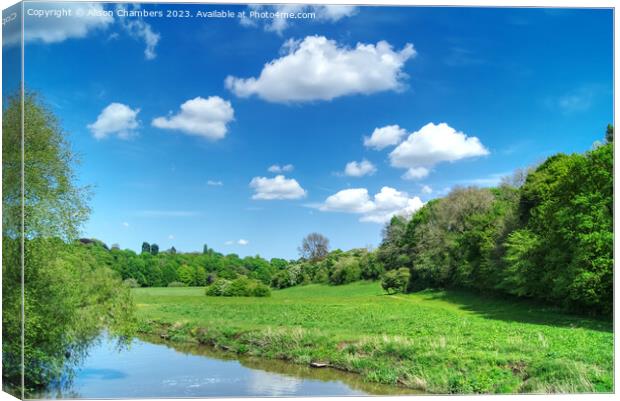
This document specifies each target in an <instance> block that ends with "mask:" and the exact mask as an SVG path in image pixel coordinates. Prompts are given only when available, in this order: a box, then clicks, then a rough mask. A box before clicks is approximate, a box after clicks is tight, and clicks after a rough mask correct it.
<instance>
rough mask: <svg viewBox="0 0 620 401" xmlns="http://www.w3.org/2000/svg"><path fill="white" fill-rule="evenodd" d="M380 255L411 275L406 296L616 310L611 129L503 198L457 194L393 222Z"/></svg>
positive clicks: (499, 192) (504, 188)
mask: <svg viewBox="0 0 620 401" xmlns="http://www.w3.org/2000/svg"><path fill="white" fill-rule="evenodd" d="M383 237H384V238H383V242H382V244H381V246H380V248H379V249H378V251H377V258H378V260H379V261H380V262H381V263H382V264H383V265H384V267H385V268H386V269H387V270H395V269H400V268H407V269H409V271H410V278H409V283H408V286H407V288H408V290H410V291H415V290H420V289H424V288H465V289H471V290H475V291H479V292H483V293H500V294H509V295H513V296H518V297H524V298H530V299H535V300H540V301H544V302H547V303H552V304H555V305H559V306H561V307H564V308H567V309H570V310H573V311H578V312H583V313H589V314H603V315H608V316H610V315H611V313H612V309H613V305H612V302H613V126H608V128H607V132H606V137H605V142H604V143H596V144H595V146H594V147H593V149H592V150H590V151H587V152H585V153H584V154H570V155H567V154H557V155H554V156H551V157H549V158H548V159H546V160H545V161H544V162H543V163H542V164H540V165H539V166H537V167H535V168H532V169H530V170H528V171H518V172H517V173H516V174H515V175H514V177H512V179H507V180H505V181H504V182H503V183H502V184H501V185H499V186H498V187H497V188H490V189H486V188H474V187H470V188H458V189H455V190H453V191H452V192H451V193H450V194H449V195H448V196H446V197H444V198H441V199H436V200H433V201H430V202H428V203H427V204H426V205H425V206H424V207H423V208H422V209H420V210H419V211H418V212H417V213H415V214H414V215H413V216H412V217H411V218H410V219H409V220H407V219H404V218H401V217H394V218H393V219H392V220H391V222H390V223H389V224H388V225H387V227H386V228H385V230H384V235H383Z"/></svg>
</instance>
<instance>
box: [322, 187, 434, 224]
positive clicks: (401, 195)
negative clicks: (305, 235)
mask: <svg viewBox="0 0 620 401" xmlns="http://www.w3.org/2000/svg"><path fill="white" fill-rule="evenodd" d="M422 206H424V203H423V202H422V201H421V200H420V198H418V197H417V196H415V197H409V195H408V194H407V193H406V192H401V191H397V190H396V189H394V188H391V187H383V188H381V191H380V192H378V193H377V194H375V195H374V197H373V199H371V198H370V196H369V194H368V190H367V189H366V188H351V189H344V190H342V191H339V192H337V193H335V194H334V195H331V196H329V197H328V198H327V199H326V200H325V202H324V203H323V204H322V205H320V206H319V207H318V208H319V210H322V211H326V212H345V213H356V214H361V217H360V221H362V222H372V223H381V224H383V223H386V222H388V221H389V220H390V219H391V218H392V217H393V216H397V215H398V216H405V217H409V216H411V215H412V214H413V213H415V212H416V211H417V210H418V209H420V208H421V207H422Z"/></svg>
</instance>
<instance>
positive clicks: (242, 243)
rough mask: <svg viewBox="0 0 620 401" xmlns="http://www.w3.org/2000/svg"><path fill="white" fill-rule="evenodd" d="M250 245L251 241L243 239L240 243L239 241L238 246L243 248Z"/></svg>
mask: <svg viewBox="0 0 620 401" xmlns="http://www.w3.org/2000/svg"><path fill="white" fill-rule="evenodd" d="M249 243H250V241H248V240H247V239H243V238H242V239H240V240H239V241H237V244H239V245H242V246H243V245H247V244H249Z"/></svg>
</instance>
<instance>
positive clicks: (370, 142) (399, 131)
mask: <svg viewBox="0 0 620 401" xmlns="http://www.w3.org/2000/svg"><path fill="white" fill-rule="evenodd" d="M405 135H407V130H406V129H404V128H401V127H399V126H398V125H387V126H385V127H381V128H375V130H374V131H373V132H372V135H371V136H370V137H367V136H365V137H364V146H366V147H367V148H373V149H376V150H381V149H384V148H387V147H388V146H394V145H398V144H399V143H400V142H401V141H402V140H403V137H404V136H405Z"/></svg>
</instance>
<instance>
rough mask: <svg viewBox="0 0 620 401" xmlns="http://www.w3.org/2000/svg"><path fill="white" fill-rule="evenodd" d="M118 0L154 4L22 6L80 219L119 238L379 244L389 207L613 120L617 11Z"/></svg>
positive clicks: (135, 245)
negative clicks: (86, 200) (81, 201)
mask: <svg viewBox="0 0 620 401" xmlns="http://www.w3.org/2000/svg"><path fill="white" fill-rule="evenodd" d="M122 7H123V10H121V11H124V12H125V14H126V13H127V12H129V11H134V12H135V11H136V10H137V11H139V12H145V11H153V12H158V11H159V12H162V13H163V16H162V17H158V16H152V15H151V16H127V17H123V16H119V13H118V10H117V6H116V5H114V4H101V3H98V4H92V5H88V4H78V5H75V4H74V5H70V4H62V3H57V4H48V5H43V4H40V3H39V4H37V3H26V6H25V9H26V11H28V10H29V9H30V10H32V11H30V13H31V14H32V15H27V16H26V19H25V21H26V22H25V43H26V47H25V81H26V85H27V87H28V88H29V89H30V90H34V91H36V92H39V93H40V94H41V95H42V97H43V99H44V100H45V102H46V103H47V105H48V106H49V107H50V109H51V110H52V111H53V112H54V113H55V114H56V115H57V116H58V117H59V119H60V121H61V124H62V127H63V128H64V130H65V131H66V134H67V138H68V140H69V141H70V143H71V146H72V149H73V150H74V151H75V152H76V153H77V154H79V156H80V159H81V164H80V165H79V166H77V167H76V172H77V176H78V180H79V183H80V185H90V186H92V194H93V195H92V199H91V202H90V204H91V207H92V214H91V216H90V219H89V220H88V222H87V223H86V224H85V225H84V229H83V231H84V232H83V234H84V236H87V237H94V238H99V239H101V240H103V241H105V242H106V243H108V244H115V243H116V244H119V245H120V246H121V247H122V248H130V249H134V250H139V248H140V246H141V244H142V242H143V241H147V242H149V243H157V244H158V245H159V246H160V249H167V248H169V247H171V246H174V247H175V248H176V249H177V250H180V251H196V250H201V249H202V246H203V244H208V246H209V247H211V248H214V249H216V250H217V251H219V252H223V253H237V254H239V255H241V256H247V255H256V254H260V255H262V256H264V257H267V258H271V257H284V258H295V257H297V247H298V245H299V244H300V242H301V239H302V238H303V236H304V235H306V234H308V233H311V232H320V233H322V234H324V235H325V236H327V237H328V238H329V240H330V243H331V246H332V248H341V249H344V250H346V249H350V248H354V247H365V246H374V247H376V246H378V245H379V244H380V241H381V231H382V228H383V226H384V224H385V223H386V222H387V221H389V219H390V218H391V217H392V216H394V215H403V216H410V215H411V214H412V213H415V211H416V210H418V209H419V208H420V207H422V205H423V204H424V203H425V202H427V201H428V200H430V199H433V198H436V197H441V196H444V195H446V194H447V193H448V192H449V191H450V189H452V188H454V187H457V186H467V185H478V186H493V185H497V184H498V182H499V180H500V179H501V177H503V176H506V175H510V174H511V173H512V172H513V171H514V170H515V169H518V168H525V167H528V166H531V165H533V164H536V163H538V162H540V161H542V160H544V158H546V157H548V156H550V155H552V154H555V153H558V152H565V153H570V152H584V151H586V150H588V149H590V148H591V147H592V145H593V143H594V142H595V141H597V140H601V139H602V138H603V136H604V131H605V127H606V125H607V124H608V123H611V122H613V121H612V118H613V89H612V79H613V53H612V50H613V48H612V45H613V44H612V38H613V34H612V22H613V20H612V18H613V16H612V11H611V10H605V9H596V10H589V9H574V10H570V9H544V8H537V9H526V8H521V9H511V8H458V7H457V8H449V7H443V8H423V7H350V6H348V7H347V6H335V7H326V6H316V7H312V6H295V7H291V6H264V7H258V8H257V7H254V8H248V7H245V6H230V5H225V6H213V5H211V6H210V5H178V4H174V5H142V6H136V5H124V6H122ZM277 7H280V8H277ZM282 7H284V8H282ZM286 7H288V8H286ZM59 9H64V10H67V9H70V10H71V11H72V17H67V16H61V17H60V18H57V17H55V16H54V15H53V13H54V12H58V11H57V10H59ZM55 10H56V11H55ZM93 10H94V11H96V12H95V13H92V11H93ZM215 10H224V11H230V12H231V13H232V14H231V15H234V17H231V18H210V17H208V16H205V15H206V14H207V12H210V11H215ZM89 11H91V13H90V14H89ZM173 11H176V13H173ZM185 11H187V12H189V14H190V15H191V17H186V18H180V17H177V18H173V17H171V18H166V15H167V14H168V13H169V12H170V13H171V14H173V15H180V14H184V13H185ZM199 11H200V12H201V13H203V15H200V14H198V12H199ZM243 11H245V12H246V17H245V18H243V17H240V16H239V14H237V13H238V12H243ZM250 11H255V12H275V11H286V12H294V13H297V12H313V13H315V18H313V19H311V18H307V19H301V18H298V19H286V20H285V19H282V18H280V19H269V18H267V19H259V18H249V17H248V16H247V15H248V14H249V12H250ZM27 14H28V12H27ZM78 14H81V15H83V16H81V17H77V16H76V15H78ZM121 14H122V12H121ZM15 43H17V42H16V41H15V39H14V38H13V37H11V36H10V35H9V36H7V33H6V32H5V41H4V45H3V51H4V52H5V59H6V54H8V53H7V52H11V51H15V50H14V49H15Z"/></svg>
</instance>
